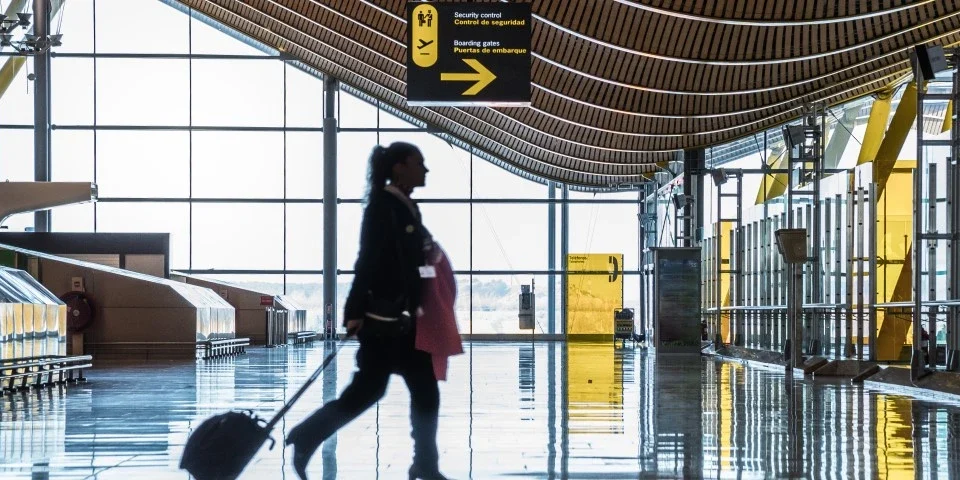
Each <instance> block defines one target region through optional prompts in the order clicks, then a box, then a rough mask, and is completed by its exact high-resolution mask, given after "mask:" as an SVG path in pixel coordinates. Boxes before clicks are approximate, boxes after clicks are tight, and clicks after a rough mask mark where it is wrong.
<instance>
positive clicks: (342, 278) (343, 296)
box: [334, 273, 353, 332]
mask: <svg viewBox="0 0 960 480" xmlns="http://www.w3.org/2000/svg"><path fill="white" fill-rule="evenodd" d="M351 286H353V275H350V274H346V273H344V274H340V275H337V305H336V307H335V312H334V318H335V320H334V321H335V322H336V324H337V331H338V332H343V331H345V330H346V329H345V328H343V306H344V305H346V304H347V296H348V295H350V287H351Z"/></svg>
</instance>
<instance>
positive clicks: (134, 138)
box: [97, 130, 190, 198]
mask: <svg viewBox="0 0 960 480" xmlns="http://www.w3.org/2000/svg"><path fill="white" fill-rule="evenodd" d="M189 142H190V135H189V134H188V133H187V132H168V131H156V130H130V131H120V130H106V131H101V132H98V133H97V186H98V188H99V192H100V195H101V196H102V197H107V198H109V197H137V198H143V197H187V196H189V194H190V185H189V171H190V146H189Z"/></svg>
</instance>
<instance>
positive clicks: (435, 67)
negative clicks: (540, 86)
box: [407, 2, 530, 106]
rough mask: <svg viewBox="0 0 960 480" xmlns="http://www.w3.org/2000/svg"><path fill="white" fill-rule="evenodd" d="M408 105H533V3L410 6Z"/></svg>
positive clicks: (410, 3)
mask: <svg viewBox="0 0 960 480" xmlns="http://www.w3.org/2000/svg"><path fill="white" fill-rule="evenodd" d="M407 22H408V23H407V25H408V28H407V32H408V33H407V103H409V104H410V105H432V106H440V105H452V106H456V105H466V106H470V105H474V106H475V105H529V104H530V4H529V3H500V2H495V3H475V2H465V3H425V2H409V3H407Z"/></svg>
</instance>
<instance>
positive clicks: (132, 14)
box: [63, 0, 190, 53]
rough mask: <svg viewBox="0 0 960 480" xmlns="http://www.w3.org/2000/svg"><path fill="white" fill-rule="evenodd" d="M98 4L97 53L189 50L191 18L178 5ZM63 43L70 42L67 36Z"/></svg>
mask: <svg viewBox="0 0 960 480" xmlns="http://www.w3.org/2000/svg"><path fill="white" fill-rule="evenodd" d="M69 3H70V6H73V4H74V3H86V2H69ZM94 4H95V6H96V9H97V12H96V22H97V28H96V36H97V52H108V53H188V52H189V43H188V42H189V41H190V33H189V28H190V23H189V22H190V17H189V16H187V15H184V14H183V13H181V12H179V11H177V10H176V9H175V8H173V7H170V6H168V5H164V3H163V2H158V1H156V0H97V1H96V2H94ZM68 8H69V7H68ZM68 16H69V15H68ZM147 19H149V20H147ZM63 43H64V44H67V43H68V37H67V36H66V35H64V42H63Z"/></svg>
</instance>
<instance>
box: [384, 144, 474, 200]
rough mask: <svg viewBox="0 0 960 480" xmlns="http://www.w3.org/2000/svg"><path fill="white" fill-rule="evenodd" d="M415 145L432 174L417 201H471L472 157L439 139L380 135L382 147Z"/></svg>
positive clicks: (417, 194) (420, 191)
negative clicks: (445, 199) (439, 199)
mask: <svg viewBox="0 0 960 480" xmlns="http://www.w3.org/2000/svg"><path fill="white" fill-rule="evenodd" d="M393 142H407V143H412V144H414V145H416V146H417V147H419V148H420V152H421V153H423V159H424V163H425V164H426V165H427V169H428V170H430V173H428V174H427V185H426V187H424V188H420V189H417V191H416V192H415V193H414V196H416V197H417V198H470V154H469V153H468V152H466V151H465V150H463V149H461V148H458V147H456V146H454V145H451V144H449V143H447V142H446V141H444V140H443V139H441V138H440V137H438V136H436V135H432V134H429V133H426V132H404V133H395V132H387V133H381V134H380V144H381V145H384V146H386V145H389V144H391V143H393Z"/></svg>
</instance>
